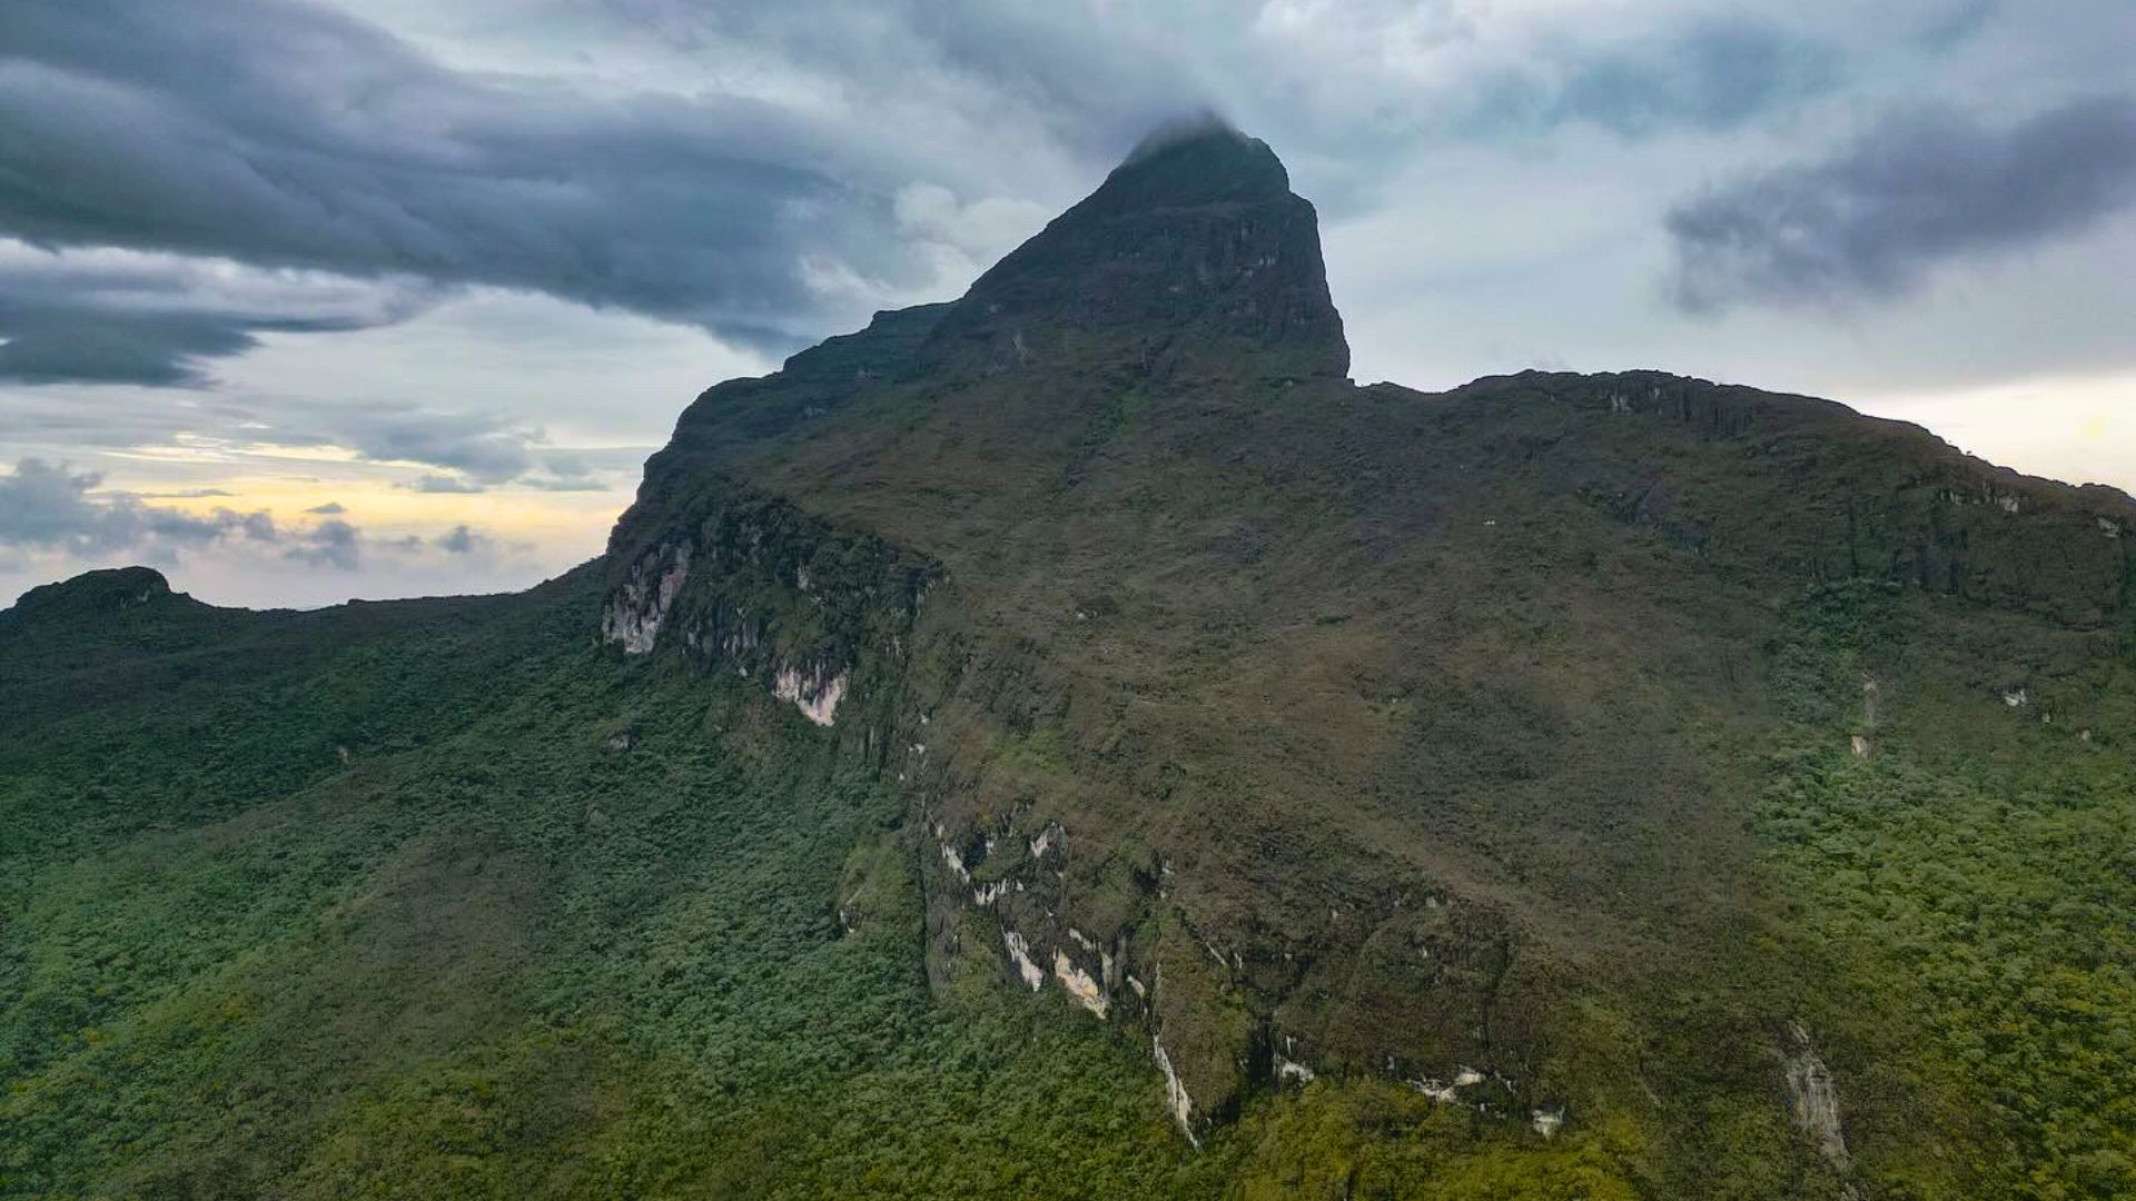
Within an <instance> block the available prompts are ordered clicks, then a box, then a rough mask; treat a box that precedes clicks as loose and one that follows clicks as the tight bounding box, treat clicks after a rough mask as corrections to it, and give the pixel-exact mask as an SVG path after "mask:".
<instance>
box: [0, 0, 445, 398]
mask: <svg viewBox="0 0 2136 1201" xmlns="http://www.w3.org/2000/svg"><path fill="white" fill-rule="evenodd" d="M4 19H5V18H4V17H0V20H4ZM5 74H6V68H5V66H4V65H0V78H4V76H5ZM7 145H8V134H7V131H6V130H5V129H4V128H0V195H5V194H7V193H8V192H9V191H10V190H11V189H12V188H15V187H16V186H17V185H16V184H14V183H11V182H10V180H9V170H8V168H9V166H10V160H9V159H8V157H7V155H6V148H7ZM6 232H10V231H9V230H8V228H7V222H6V221H5V219H4V218H0V233H6ZM15 232H19V231H15ZM438 294H439V288H438V287H437V286H436V285H430V284H422V283H417V282H414V281H410V280H408V279H406V278H402V277H393V278H384V279H376V280H371V281H356V280H349V279H343V278H338V277H326V276H321V275H320V274H319V273H316V272H311V273H306V272H292V271H287V270H282V271H276V270H256V269H245V268H242V267H239V266H238V265H237V264H235V263H231V262H227V261H218V260H210V259H197V258H185V257H180V256H176V255H171V254H163V253H142V252H138V251H133V250H120V249H112V248H108V247H100V248H92V249H75V250H58V249H41V248H39V247H36V246H32V245H29V244H27V243H24V242H20V241H0V338H5V339H6V341H5V342H4V343H0V380H13V381H18V382H23V383H52V382H58V381H64V380H80V381H86V382H96V383H117V384H144V385H186V384H199V383H203V382H205V381H204V380H203V378H202V375H201V372H200V368H199V364H200V362H201V360H204V359H209V358H215V357H219V356H223V355H230V354H236V353H238V352H240V351H243V350H248V349H250V348H251V347H253V346H255V345H257V344H258V338H257V335H259V334H262V333H268V332H313V333H317V332H328V331H340V330H354V329H363V328H368V327H370V326H375V325H381V324H386V323H389V322H392V321H397V320H400V319H401V318H403V317H406V316H408V315H410V314H412V313H414V312H415V311H417V310H419V309H421V308H422V307H424V306H426V305H427V304H429V303H431V302H432V301H433V300H434V299H435V298H436V297H437V295H438Z"/></svg>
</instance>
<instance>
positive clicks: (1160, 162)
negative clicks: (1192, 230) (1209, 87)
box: [1090, 115, 1290, 207]
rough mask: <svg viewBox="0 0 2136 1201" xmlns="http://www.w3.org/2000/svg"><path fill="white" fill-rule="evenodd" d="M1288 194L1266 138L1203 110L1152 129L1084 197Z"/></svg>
mask: <svg viewBox="0 0 2136 1201" xmlns="http://www.w3.org/2000/svg"><path fill="white" fill-rule="evenodd" d="M1288 195H1290V172H1288V171H1286V170H1284V169H1283V160H1282V159H1279V158H1277V157H1276V152H1275V151H1273V150H1271V149H1269V148H1268V143H1266V142H1264V141H1262V140H1260V139H1259V138H1251V137H1247V136H1246V135H1245V134H1243V133H1241V132H1239V131H1238V130H1237V129H1234V128H1232V127H1231V126H1230V125H1228V124H1226V123H1225V122H1223V121H1222V120H1221V119H1219V118H1217V117H1215V116H1213V115H1204V116H1200V117H1196V118H1192V119H1189V120H1186V121H1180V122H1173V123H1171V124H1167V125H1161V126H1159V127H1158V128H1156V129H1154V130H1152V131H1151V132H1150V133H1149V134H1148V135H1147V136H1145V137H1144V138H1143V139H1142V140H1141V141H1140V142H1138V143H1136V144H1135V148H1134V149H1133V150H1131V151H1129V152H1128V155H1127V157H1126V158H1125V159H1123V160H1121V162H1120V165H1119V166H1118V167H1115V168H1113V171H1112V174H1111V175H1109V176H1107V177H1106V180H1105V183H1104V185H1103V186H1102V187H1100V188H1099V189H1098V191H1097V192H1096V193H1095V194H1094V195H1093V196H1092V197H1091V198H1090V199H1091V201H1100V200H1103V201H1106V202H1109V203H1110V204H1112V205H1117V206H1119V207H1128V206H1147V205H1168V204H1169V205H1178V204H1213V203H1221V202H1224V201H1234V202H1237V201H1252V200H1267V199H1275V198H1280V197H1284V196H1288Z"/></svg>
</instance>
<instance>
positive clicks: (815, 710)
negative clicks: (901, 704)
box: [601, 476, 939, 726]
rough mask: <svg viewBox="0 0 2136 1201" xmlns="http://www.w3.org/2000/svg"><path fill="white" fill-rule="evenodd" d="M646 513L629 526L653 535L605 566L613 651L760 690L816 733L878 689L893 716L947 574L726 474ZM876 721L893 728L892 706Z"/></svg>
mask: <svg viewBox="0 0 2136 1201" xmlns="http://www.w3.org/2000/svg"><path fill="white" fill-rule="evenodd" d="M644 504H645V502H644V501H642V500H641V508H639V509H634V510H633V514H632V515H631V516H630V517H627V518H626V521H636V522H637V523H640V524H641V525H648V526H652V527H653V528H654V529H656V531H657V532H656V533H654V534H653V535H652V536H651V537H649V538H648V539H646V541H645V544H644V545H643V547H642V548H641V549H639V550H638V551H637V553H636V554H635V555H633V556H632V557H630V558H629V559H627V560H625V561H622V562H619V563H612V564H611V569H610V581H611V582H610V587H609V591H608V596H607V599H606V601H605V602H604V604H603V606H602V613H601V631H602V636H603V637H604V638H605V639H606V640H607V641H609V642H611V643H614V644H616V645H617V646H619V647H620V648H621V649H622V650H623V651H624V653H626V654H648V653H651V652H652V651H654V650H655V649H656V648H659V647H667V648H672V649H673V650H675V651H676V652H678V653H681V654H683V655H686V656H688V657H689V658H690V659H692V660H694V661H696V662H697V663H699V664H701V665H702V666H704V667H706V668H707V669H710V670H717V671H721V672H729V673H732V674H734V675H737V676H740V677H742V678H744V679H749V680H753V681H756V682H758V683H759V684H761V685H762V686H763V688H764V689H765V691H767V692H769V693H770V694H771V695H772V696H774V697H775V698H777V699H778V700H781V701H785V702H787V703H789V704H791V705H793V706H794V708H795V709H796V710H798V711H799V712H800V714H801V715H802V716H803V717H805V718H806V719H807V720H809V721H810V722H813V723H815V724H816V725H819V726H832V725H835V724H836V723H837V722H838V720H839V717H840V715H841V713H842V712H845V711H847V710H848V709H849V706H850V705H851V704H852V702H853V700H854V698H856V697H859V696H863V695H864V694H867V693H868V692H869V690H870V689H871V688H872V689H874V690H875V693H876V695H875V696H873V697H871V698H870V699H872V700H876V701H881V702H883V703H884V705H885V706H887V704H888V703H889V700H890V698H891V697H892V696H893V694H894V693H895V690H896V687H897V685H898V683H899V679H900V674H901V672H900V664H901V663H902V660H903V657H904V655H905V654H906V651H907V647H908V639H909V635H910V632H911V629H912V624H913V621H914V618H915V617H916V616H917V614H918V612H919V607H920V601H921V598H922V597H923V596H924V595H925V593H926V591H927V587H928V585H929V583H930V582H931V581H932V580H933V579H934V578H936V576H937V575H938V574H939V568H937V567H936V566H935V565H934V564H932V563H931V562H929V561H927V560H925V559H924V558H921V557H918V556H913V555H909V554H907V553H905V552H902V551H900V550H899V549H897V548H896V547H893V546H891V545H889V544H888V543H886V542H884V541H883V540H882V539H880V538H876V537H873V536H870V535H866V534H860V533H856V532H853V531H849V530H840V529H837V528H835V527H833V526H832V525H831V524H830V523H828V522H825V521H822V520H820V519H818V518H814V517H810V516H808V515H807V514H805V513H803V512H801V511H800V510H799V509H797V508H796V507H794V506H793V505H792V504H790V503H788V502H786V501H783V500H780V499H778V498H776V497H772V496H769V495H766V494H763V493H761V492H757V491H755V490H753V489H750V488H747V487H745V486H743V485H740V484H738V483H736V482H734V481H732V480H729V479H725V478H724V477H718V476H712V477H707V478H703V479H700V480H698V481H697V482H696V486H695V487H694V488H693V489H692V490H691V491H690V492H688V493H687V494H686V495H685V497H683V498H681V503H677V504H673V505H670V506H664V507H662V508H661V509H660V510H659V511H658V512H650V511H645V510H644V508H643V506H644ZM876 717H877V718H878V720H879V721H881V722H884V723H887V722H888V721H889V720H890V711H889V709H888V708H887V707H884V708H882V709H880V710H879V711H878V712H877V714H876Z"/></svg>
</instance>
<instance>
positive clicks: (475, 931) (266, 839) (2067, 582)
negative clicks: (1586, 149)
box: [0, 127, 2136, 1199]
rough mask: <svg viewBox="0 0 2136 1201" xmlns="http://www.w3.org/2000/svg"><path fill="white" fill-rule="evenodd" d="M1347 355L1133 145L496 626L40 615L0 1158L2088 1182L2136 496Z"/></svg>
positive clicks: (1277, 234) (1521, 1189)
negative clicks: (1105, 173) (1364, 375)
mask: <svg viewBox="0 0 2136 1201" xmlns="http://www.w3.org/2000/svg"><path fill="white" fill-rule="evenodd" d="M1348 361H1349V355H1348V348H1347V346H1346V344H1345V343H1344V340H1343V332H1342V322H1341V318H1340V316H1339V315H1338V314H1337V312H1336V310H1335V308H1334V306H1333V304H1332V301H1331V299H1330V297H1329V293H1328V288H1327V283H1326V279H1325V274H1324V271H1323V269H1322V265H1321V258H1320V250H1319V242H1318V235H1317V229H1316V220H1315V216H1314V212H1313V209H1312V207H1311V205H1310V204H1308V203H1307V202H1306V201H1304V200H1303V199H1300V198H1299V197H1297V196H1295V195H1293V194H1292V193H1291V191H1290V187H1289V181H1288V177H1287V175H1286V173H1285V171H1284V169H1283V167H1282V164H1281V163H1280V162H1279V161H1278V160H1277V159H1276V157H1275V155H1274V154H1273V153H1272V152H1271V151H1270V150H1269V149H1268V147H1266V146H1265V145H1263V144H1262V143H1260V142H1258V141H1254V140H1252V139H1249V138H1246V137H1244V136H1242V135H1239V134H1237V133H1235V132H1232V131H1230V130H1228V129H1222V128H1216V127H1197V128H1190V129H1185V130H1174V131H1170V132H1169V133H1167V134H1164V135H1161V136H1158V137H1156V138H1153V139H1152V140H1151V141H1150V142H1148V143H1145V144H1144V145H1143V146H1142V147H1139V148H1138V149H1137V150H1136V151H1135V153H1134V154H1132V155H1130V156H1129V158H1128V159H1127V161H1125V162H1123V163H1122V164H1121V165H1120V166H1119V167H1118V168H1117V169H1116V170H1115V171H1113V173H1112V174H1111V175H1110V176H1109V177H1108V178H1107V179H1106V180H1105V182H1104V183H1103V184H1102V185H1101V186H1100V187H1099V188H1098V189H1097V191H1095V192H1094V193H1093V194H1092V195H1091V196H1090V197H1089V198H1088V199H1086V200H1084V201H1083V202H1082V203H1080V204H1078V205H1076V206H1075V207H1074V208H1072V209H1070V210H1068V211H1067V212H1066V213H1064V214H1062V216H1060V217H1059V218H1058V219H1056V220H1055V221H1054V222H1053V223H1052V224H1050V225H1049V226H1047V227H1046V229H1045V230H1044V231H1042V232H1041V233H1039V234H1038V235H1037V236H1036V237H1034V238H1033V239H1032V240H1031V241H1030V242H1028V243H1026V244H1025V245H1024V246H1023V247H1021V248H1020V249H1018V250H1016V251H1015V252H1013V253H1012V254H1010V255H1009V256H1008V257H1007V258H1005V259H1003V260H1002V261H1001V262H1000V263H999V264H997V265H996V266H995V267H994V268H993V269H992V270H990V271H988V272H987V273H986V274H985V275H983V276H982V277H981V278H980V279H979V280H978V281H977V282H976V283H975V284H974V285H973V286H972V288H971V290H970V291H969V292H968V293H967V294H966V295H965V296H964V297H962V298H961V299H959V300H957V301H954V302H951V303H948V304H939V305H928V306H921V307H918V308H913V309H906V310H902V311H898V312H889V313H881V314H878V315H877V316H876V318H875V320H874V321H873V322H872V323H871V324H870V325H869V326H868V328H867V329H865V330H863V331H861V332H859V333H856V334H852V335H849V336H846V337H840V338H833V339H830V340H829V341H827V342H825V343H823V344H822V345H820V346H818V347H816V348H814V349H811V350H808V351H805V352H803V353H801V354H798V355H796V356H795V357H794V358H792V359H791V360H789V361H788V362H787V363H786V365H785V366H784V368H783V369H782V370H781V371H779V372H777V373H774V374H772V375H769V376H765V377H763V378H760V379H746V380H734V381H729V382H727V383H723V384H720V385H718V386H716V387H714V388H712V389H710V390H708V391H707V392H705V393H704V394H703V395H702V396H700V397H699V398H698V399H697V400H696V402H695V403H693V404H692V405H690V407H689V408H688V409H687V410H686V411H685V412H684V413H683V415H682V417H681V419H680V420H679V422H678V424H677V427H676V432H675V436H674V438H673V440H672V441H671V442H670V444H669V445H668V446H667V447H666V448H665V449H664V450H662V451H661V452H660V453H658V454H657V455H655V456H653V458H652V459H651V460H650V461H649V462H648V463H647V466H646V474H645V479H644V482H643V484H642V486H641V488H640V490H639V492H638V495H637V497H636V499H635V501H634V503H633V504H632V505H631V507H630V509H629V510H628V511H627V512H626V513H625V514H624V515H623V516H622V518H621V519H620V520H619V521H618V523H617V525H616V528H615V531H614V534H613V536H612V538H611V540H610V545H609V548H608V551H607V553H606V554H605V555H604V556H603V557H602V558H600V559H598V560H596V561H594V562H593V563H590V564H588V565H586V566H585V567H582V568H580V569H578V570H576V571H574V572H572V573H570V574H568V575H566V576H564V577H561V578H559V579H558V580H555V581H551V582H550V583H548V584H545V585H543V586H542V587H540V588H537V589H535V590H533V591H531V592H529V593H526V594H523V595H518V596H502V597H483V598H465V599H452V600H439V601H419V602H394V603H390V604H363V605H351V606H346V607H343V608H340V609H335V610H326V611H321V612H317V613H245V612H241V611H234V610H222V609H215V608H212V607H209V606H205V605H200V604H198V603H197V602H193V601H190V600H189V599H187V598H184V597H181V596H179V595H177V594H175V593H172V592H170V590H169V587H168V585H167V584H166V583H165V582H164V581H163V580H162V579H161V577H160V576H156V575H155V574H154V573H152V572H147V571H145V569H139V568H135V569H128V571H126V572H123V573H95V574H93V575H91V576H87V577H82V578H80V579H78V580H75V581H69V582H68V583H67V584H64V585H56V586H54V587H53V588H51V589H41V590H39V591H38V592H36V593H33V594H31V595H30V596H27V597H25V598H24V600H23V601H22V602H21V603H20V604H18V605H17V607H16V608H15V609H14V610H11V611H9V612H8V613H7V614H5V615H0V723H4V725H0V728H4V729H5V730H6V732H7V737H6V738H5V739H4V740H0V848H4V849H0V858H4V859H5V860H6V864H7V868H8V870H7V871H6V872H5V873H0V880H4V883H0V923H4V924H0V1006H4V1008H0V1032H4V1034H0V1076H4V1077H5V1078H6V1080H7V1082H8V1088H7V1090H6V1092H5V1094H0V1190H7V1191H12V1192H14V1193H20V1194H42V1195H144V1196H193V1195H198V1196H223V1195H229V1196H266V1195H273V1196H312V1195H319V1196H325V1195H333V1196H365V1195H434V1194H445V1193H450V1194H452V1195H498V1196H512V1197H523V1196H552V1195H553V1196H579V1195H599V1196H648V1197H650V1196H951V1195H957V1196H973V1195H978V1196H1004V1197H1009V1196H1015V1197H1022V1196H1055V1195H1058V1196H1077V1197H1082V1196H1143V1195H1160V1196H1172V1195H1176V1196H1238V1197H1261V1196H1276V1195H1283V1196H1292V1195H1303V1196H1325V1197H1380V1196H1387V1197H1393V1196H1401V1197H1433V1198H1437V1197H1445V1198H1455V1197H1462V1198H1485V1197H1489V1198H1514V1197H1535V1198H1545V1197H1548V1198H1559V1197H1569V1196H1585V1197H1590V1198H1598V1199H1600V1198H1635V1197H1636V1198H1767V1197H1795V1198H1841V1197H1851V1198H1868V1199H1882V1198H1943V1197H1953V1198H1956V1197H2040V1198H2048V1197H2053V1198H2076V1197H2113V1196H2122V1195H2130V1193H2131V1192H2132V1191H2136V1150H2132V1148H2136V1071H2131V1070H2130V1069H2131V1068H2132V1066H2136V1017H2132V1016H2131V1015H2136V927H2132V926H2131V925H2130V922H2129V915H2130V914H2131V913H2132V912H2136V858H2132V857H2131V850H2130V848H2131V847H2132V846H2136V840H2132V838H2131V833H2132V827H2136V784H2132V781H2136V774H2132V771H2131V768H2132V766H2136V765H2132V763H2131V761H2130V754H2131V747H2132V745H2136V744H2132V743H2131V742H2130V740H2129V737H2128V731H2129V730H2130V729H2131V728H2132V721H2136V680H2132V668H2136V612H2132V595H2131V589H2132V581H2136V564H2132V559H2131V547H2132V539H2131V538H2129V537H2128V536H2127V535H2128V533H2129V531H2131V530H2136V503H2132V502H2131V501H2130V500H2129V499H2128V498H2127V497H2125V496H2122V495H2121V494H2119V493H2116V492H2113V491H2111V490H2107V489H2100V488H2073V487H2069V486H2067V485H2063V484H2058V483H2053V482H2050V481H2044V480H2037V479H2030V478H2026V477H2022V476H2019V475H2017V474H2015V473H2012V472H2009V471H2006V470H2003V469H2000V468H1996V467H1993V466H1991V465H1989V464H1986V463H1983V462H1981V461H1979V460H1977V459H1973V458H1970V457H1968V456H1965V455H1963V454H1960V453H1959V452H1957V451H1955V450H1954V449H1952V448H1951V447H1949V446H1947V445H1945V444H1944V443H1942V442H1941V441H1939V440H1937V439H1936V438H1934V437H1933V436H1931V435H1930V434H1928V433H1927V432H1925V431H1923V430H1920V429H1918V428H1915V427H1912V426H1907V425H1902V424H1898V423H1893V422H1884V421H1874V420H1870V419H1867V418H1863V417H1861V416H1859V415H1857V414H1855V413H1853V412H1851V411H1850V410H1848V409H1846V408H1844V407H1843V406H1841V405H1838V404H1834V403H1831V402H1828V401H1821V400H1814V399H1809V398H1803V397H1793V396H1782V395H1775V394H1771V393H1765V392H1759V391H1756V390H1753V389H1749V388H1741V387H1733V386H1723V385H1716V384H1712V383H1707V382H1705V381H1700V380H1692V379H1685V378H1681V377H1676V376H1670V375H1665V374H1661V373H1657V372H1629V373H1621V374H1612V375H1597V376H1582V375H1569V374H1545V373H1537V372H1529V373H1524V374H1521V375H1517V376H1509V377H1495V378H1490V379H1484V380H1479V381H1476V382H1475V383H1472V384H1469V385H1467V386H1465V387H1462V388H1459V389H1456V390H1454V391H1452V392H1448V393H1443V394H1426V393H1420V392H1415V391H1412V390H1409V389H1406V388H1401V387H1397V386H1394V385H1391V384H1377V385H1372V386H1368V387H1359V386H1356V385H1354V384H1353V383H1351V382H1350V380H1349V379H1348V378H1347V375H1346V372H1347V368H1348Z"/></svg>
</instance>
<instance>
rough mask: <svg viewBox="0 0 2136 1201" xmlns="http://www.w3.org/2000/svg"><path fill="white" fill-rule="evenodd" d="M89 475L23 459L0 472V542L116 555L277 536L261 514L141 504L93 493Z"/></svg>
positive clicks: (93, 480)
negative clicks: (201, 512) (204, 512)
mask: <svg viewBox="0 0 2136 1201" xmlns="http://www.w3.org/2000/svg"><path fill="white" fill-rule="evenodd" d="M101 483H103V479H102V477H101V476H98V475H96V474H95V473H93V472H76V471H73V470H70V469H69V468H68V467H67V466H66V465H65V464H59V465H54V464H52V463H48V462H46V461H45V460H43V459H23V460H21V461H19V462H17V463H16V464H15V470H14V471H13V472H12V473H11V474H7V475H0V545H4V546H12V547H28V548H32V549H38V550H64V551H71V552H73V553H76V554H95V553H99V552H105V551H118V550H147V551H164V552H168V551H172V550H176V549H180V548H184V547H198V546H204V545H206V544H209V543H212V542H217V541H221V540H223V539H226V538H245V539H250V540H252V541H256V542H274V541H277V540H278V539H279V538H280V537H281V532H280V531H278V530H277V529H276V528H275V524H274V519H273V517H272V516H270V515H269V514H268V513H267V512H266V511H264V510H261V511H258V512H253V513H237V512H233V511H231V510H229V509H217V510H215V512H214V513H213V514H211V515H209V516H207V517H196V516H194V515H192V514H190V513H184V512H180V511H179V510H177V509H169V508H163V507H160V506H156V505H149V504H143V503H142V502H141V500H140V498H138V497H135V496H131V495H128V494H125V493H116V494H98V493H96V491H95V490H96V488H97V487H98V485H100V484H101Z"/></svg>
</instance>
